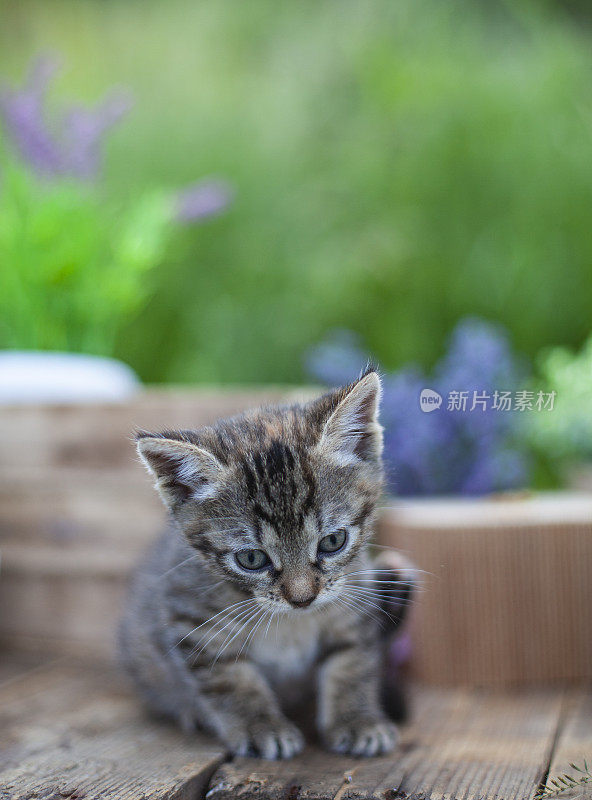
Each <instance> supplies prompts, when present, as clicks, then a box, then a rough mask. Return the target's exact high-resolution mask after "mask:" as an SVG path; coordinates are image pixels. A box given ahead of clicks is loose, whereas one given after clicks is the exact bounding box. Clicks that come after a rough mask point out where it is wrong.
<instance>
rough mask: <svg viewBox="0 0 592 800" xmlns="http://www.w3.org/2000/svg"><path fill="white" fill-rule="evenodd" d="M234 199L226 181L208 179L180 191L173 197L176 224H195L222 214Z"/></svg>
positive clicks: (232, 191) (231, 188)
mask: <svg viewBox="0 0 592 800" xmlns="http://www.w3.org/2000/svg"><path fill="white" fill-rule="evenodd" d="M233 199H234V189H233V187H232V186H231V185H230V184H229V183H227V182H226V181H222V180H219V179H214V178H209V179H205V180H201V181H198V182H197V183H194V184H192V185H191V186H187V187H186V188H185V189H180V190H179V191H178V192H177V193H176V195H175V210H174V216H175V219H176V220H177V222H181V223H190V222H196V221H198V220H201V219H206V218H207V217H216V216H218V215H219V214H222V212H224V211H225V210H226V209H227V208H228V206H229V205H230V204H231V203H232V201H233Z"/></svg>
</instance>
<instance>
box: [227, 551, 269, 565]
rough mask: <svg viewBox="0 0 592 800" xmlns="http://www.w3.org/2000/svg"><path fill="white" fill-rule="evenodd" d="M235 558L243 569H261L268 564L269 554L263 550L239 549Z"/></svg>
mask: <svg viewBox="0 0 592 800" xmlns="http://www.w3.org/2000/svg"><path fill="white" fill-rule="evenodd" d="M235 558H236V561H237V563H238V565H239V566H240V567H242V568H243V569H263V567H266V566H267V565H268V564H269V556H268V555H267V553H264V552H263V550H239V552H238V553H236V555H235Z"/></svg>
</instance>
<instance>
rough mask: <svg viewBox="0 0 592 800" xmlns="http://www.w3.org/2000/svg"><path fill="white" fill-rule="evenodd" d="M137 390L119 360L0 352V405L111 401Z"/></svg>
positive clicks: (134, 378)
mask: <svg viewBox="0 0 592 800" xmlns="http://www.w3.org/2000/svg"><path fill="white" fill-rule="evenodd" d="M139 388H140V381H139V378H138V376H137V375H136V373H135V372H134V371H133V370H132V369H131V368H130V367H128V366H127V364H124V363H122V362H121V361H116V360H115V359H113V358H102V357H100V356H88V355H82V354H79V353H51V352H27V351H19V350H5V351H0V404H1V405H8V404H13V403H91V402H115V401H118V400H125V399H126V398H128V397H131V396H132V395H134V394H135V393H136V392H137V391H138V390H139Z"/></svg>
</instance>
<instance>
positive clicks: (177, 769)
mask: <svg viewBox="0 0 592 800" xmlns="http://www.w3.org/2000/svg"><path fill="white" fill-rule="evenodd" d="M585 758H586V759H587V760H588V763H590V762H592V693H591V692H590V691H587V690H585V689H570V690H557V691H536V692H524V691H523V692H520V693H515V694H510V693H505V694H500V693H493V692H486V691H476V690H470V691H469V690H460V689H458V690H440V689H438V690H435V689H421V690H420V689H415V690H414V691H413V714H412V720H411V722H410V723H409V724H408V725H407V726H405V727H404V729H403V735H402V739H401V743H400V745H399V747H398V749H397V750H396V752H395V753H394V754H392V755H390V756H388V757H384V758H378V759H368V760H359V759H354V758H346V757H341V756H333V755H330V754H327V753H325V752H324V751H322V750H320V749H318V748H316V747H315V746H310V747H309V748H308V750H307V751H306V752H305V753H304V754H303V755H302V756H300V757H298V758H296V759H294V760H293V761H289V762H265V761H258V760H252V759H238V760H236V761H229V760H228V758H227V755H226V754H225V752H224V750H223V748H222V747H221V746H220V745H219V744H218V743H217V742H215V741H214V740H212V739H209V738H207V737H205V736H199V735H192V736H189V735H184V734H182V733H180V732H178V731H177V730H176V729H175V728H174V727H172V726H170V725H169V724H167V723H165V722H158V721H154V720H152V719H150V718H149V717H148V716H147V715H146V714H145V712H144V711H143V710H142V708H141V707H140V705H139V703H138V702H137V700H136V698H135V697H134V695H133V694H132V693H131V692H130V691H129V690H128V688H127V687H126V685H125V682H124V681H123V680H122V679H121V677H120V676H118V675H117V673H115V672H114V671H112V670H111V669H109V668H107V667H99V666H97V667H95V668H89V667H88V666H87V667H84V668H83V667H81V666H80V665H76V664H74V663H72V662H71V661H69V660H65V659H64V660H59V661H53V662H50V663H40V662H39V660H38V659H35V658H34V657H30V658H29V659H28V661H27V662H26V663H24V662H23V661H22V659H13V658H8V657H7V656H6V654H1V655H0V798H2V800H33V799H34V800H63V799H64V798H66V799H67V798H69V799H70V800H153V799H156V798H159V799H161V800H200V798H204V797H207V800H235V798H236V800H248V798H257V800H271V799H272V798H273V800H329V799H331V800H354V799H355V800H362V798H373V799H374V800H398V799H399V798H400V799H401V800H403V799H405V800H411V799H412V798H422V800H427V799H428V798H430V799H431V798H433V799H434V800H436V799H437V798H447V799H448V798H450V800H452V799H454V800H477V798H479V799H481V798H483V800H488V799H489V798H491V799H492V800H493V798H498V799H499V800H526V799H527V798H532V797H533V796H534V793H535V792H536V790H537V788H538V787H539V786H540V785H541V783H543V782H544V781H545V780H546V778H547V775H548V774H549V773H550V774H551V775H554V774H555V773H557V772H560V771H563V770H569V763H570V762H576V763H578V762H579V763H583V761H584V759H585ZM563 796H564V797H566V798H567V797H574V798H575V797H578V798H586V800H591V799H592V787H590V788H585V789H582V790H577V791H572V792H571V793H570V794H565V795H563Z"/></svg>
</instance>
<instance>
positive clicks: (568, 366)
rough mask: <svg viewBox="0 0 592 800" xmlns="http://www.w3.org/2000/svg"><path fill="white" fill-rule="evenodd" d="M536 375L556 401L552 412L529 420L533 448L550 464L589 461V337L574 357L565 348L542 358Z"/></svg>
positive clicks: (591, 354) (591, 452) (591, 421)
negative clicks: (552, 391)
mask: <svg viewBox="0 0 592 800" xmlns="http://www.w3.org/2000/svg"><path fill="white" fill-rule="evenodd" d="M539 372H540V374H541V375H542V377H543V379H544V380H545V381H546V383H547V385H548V386H549V387H551V388H552V389H553V390H554V391H556V392H557V397H556V400H555V406H554V409H553V411H552V412H550V413H537V414H530V415H529V416H528V419H527V423H528V426H529V434H530V438H531V441H532V444H533V445H534V446H535V448H536V449H537V450H539V451H540V452H542V453H543V454H544V455H545V456H547V457H548V458H549V459H550V460H551V461H553V462H559V463H561V462H565V461H566V460H569V459H571V460H574V459H586V460H591V459H592V414H591V413H590V398H592V336H591V337H590V338H589V339H588V341H587V342H586V344H585V346H584V347H583V348H582V350H581V352H580V353H578V354H576V355H574V354H573V353H571V352H569V351H568V350H566V349H565V348H554V349H552V350H551V351H550V352H548V353H544V354H542V356H541V357H540V359H539Z"/></svg>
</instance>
